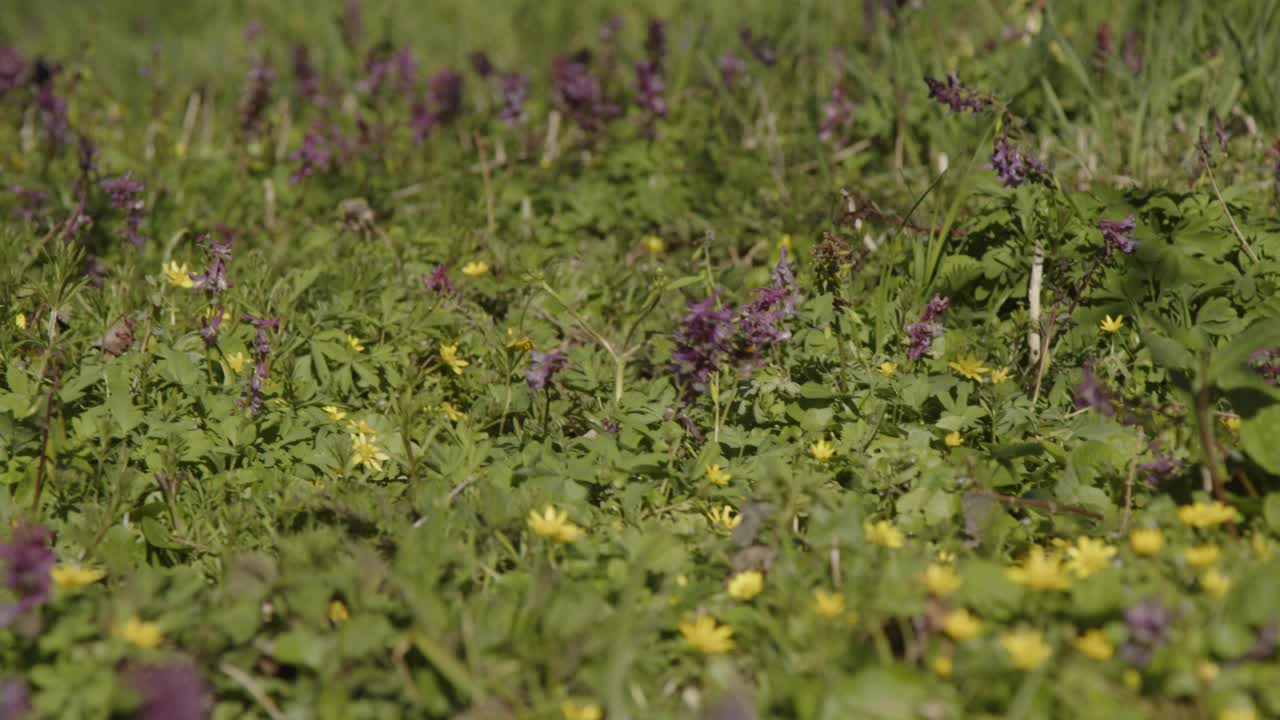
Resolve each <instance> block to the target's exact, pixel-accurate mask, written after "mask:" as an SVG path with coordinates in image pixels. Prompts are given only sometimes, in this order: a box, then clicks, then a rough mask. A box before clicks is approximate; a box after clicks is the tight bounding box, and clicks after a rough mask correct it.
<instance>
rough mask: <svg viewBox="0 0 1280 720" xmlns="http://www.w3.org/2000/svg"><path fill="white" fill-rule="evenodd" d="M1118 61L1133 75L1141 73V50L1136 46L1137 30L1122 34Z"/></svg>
mask: <svg viewBox="0 0 1280 720" xmlns="http://www.w3.org/2000/svg"><path fill="white" fill-rule="evenodd" d="M1120 59H1121V60H1122V61H1123V62H1124V65H1125V67H1127V68H1129V71H1130V72H1132V73H1133V74H1134V75H1137V74H1139V73H1141V72H1142V48H1141V47H1139V45H1138V31H1137V30H1130V31H1129V32H1126V33H1125V34H1124V44H1123V45H1121V46H1120Z"/></svg>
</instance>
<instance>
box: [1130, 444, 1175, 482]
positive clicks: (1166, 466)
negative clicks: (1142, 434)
mask: <svg viewBox="0 0 1280 720" xmlns="http://www.w3.org/2000/svg"><path fill="white" fill-rule="evenodd" d="M1147 447H1148V448H1150V449H1151V452H1152V453H1153V454H1154V455H1155V459H1154V460H1152V461H1150V462H1145V463H1142V464H1140V465H1138V471H1139V472H1141V473H1142V476H1143V477H1144V478H1146V481H1147V483H1148V484H1149V485H1151V486H1152V487H1159V486H1160V485H1163V484H1164V483H1166V482H1168V481H1170V480H1172V479H1174V478H1175V477H1177V475H1178V473H1179V472H1180V471H1181V470H1182V461H1181V460H1179V459H1178V458H1176V457H1174V456H1173V455H1166V454H1165V453H1164V449H1163V448H1162V447H1161V446H1160V443H1159V442H1158V441H1156V440H1152V441H1151V442H1150V443H1148V444H1147Z"/></svg>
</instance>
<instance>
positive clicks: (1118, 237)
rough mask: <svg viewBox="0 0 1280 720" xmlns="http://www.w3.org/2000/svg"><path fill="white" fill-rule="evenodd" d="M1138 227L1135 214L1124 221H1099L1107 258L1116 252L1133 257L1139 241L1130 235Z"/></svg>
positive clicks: (1130, 214)
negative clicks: (1134, 217)
mask: <svg viewBox="0 0 1280 720" xmlns="http://www.w3.org/2000/svg"><path fill="white" fill-rule="evenodd" d="M1135 227H1137V223H1136V222H1134V219H1133V213H1129V216H1128V217H1126V218H1125V219H1123V220H1099V221H1098V229H1099V230H1101V231H1102V240H1103V241H1104V242H1105V243H1106V247H1107V257H1110V256H1111V253H1112V252H1113V251H1115V250H1119V251H1120V252H1122V253H1124V254H1126V255H1132V254H1133V251H1134V249H1135V248H1137V247H1138V241H1137V240H1135V239H1133V236H1132V235H1130V233H1132V232H1133V229H1134V228H1135Z"/></svg>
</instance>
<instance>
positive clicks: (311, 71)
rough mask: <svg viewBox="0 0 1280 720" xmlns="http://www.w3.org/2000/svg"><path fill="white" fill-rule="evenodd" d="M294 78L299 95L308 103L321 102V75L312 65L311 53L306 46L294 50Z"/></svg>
mask: <svg viewBox="0 0 1280 720" xmlns="http://www.w3.org/2000/svg"><path fill="white" fill-rule="evenodd" d="M293 78H294V80H296V81H297V83H298V93H299V94H300V95H302V97H303V98H304V99H306V100H307V101H308V102H312V103H315V102H318V101H319V100H320V74H319V73H318V72H316V68H315V66H314V65H312V64H311V52H310V51H309V50H308V49H307V46H306V45H295V46H294V48H293Z"/></svg>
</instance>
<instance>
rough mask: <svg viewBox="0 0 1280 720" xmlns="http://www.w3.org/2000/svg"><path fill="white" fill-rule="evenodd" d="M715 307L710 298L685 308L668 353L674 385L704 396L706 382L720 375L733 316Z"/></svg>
mask: <svg viewBox="0 0 1280 720" xmlns="http://www.w3.org/2000/svg"><path fill="white" fill-rule="evenodd" d="M715 305H716V296H715V295H714V294H713V295H711V296H709V297H708V298H706V299H705V300H703V301H702V302H698V303H690V304H689V313H688V314H687V315H685V316H684V319H682V320H681V321H680V326H679V327H678V328H676V332H675V348H674V349H673V350H672V351H671V361H672V362H671V372H672V374H674V375H675V376H676V381H677V382H678V383H679V384H680V385H684V386H687V387H690V388H692V389H693V390H695V391H697V392H705V391H706V389H707V379H708V378H710V377H711V375H712V374H714V373H718V372H719V371H720V367H721V363H722V361H723V358H724V356H725V355H726V354H727V353H728V352H729V349H730V339H731V338H732V337H733V320H732V317H733V314H732V313H731V312H730V311H729V310H716V309H715Z"/></svg>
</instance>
